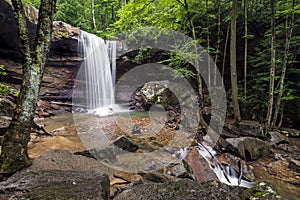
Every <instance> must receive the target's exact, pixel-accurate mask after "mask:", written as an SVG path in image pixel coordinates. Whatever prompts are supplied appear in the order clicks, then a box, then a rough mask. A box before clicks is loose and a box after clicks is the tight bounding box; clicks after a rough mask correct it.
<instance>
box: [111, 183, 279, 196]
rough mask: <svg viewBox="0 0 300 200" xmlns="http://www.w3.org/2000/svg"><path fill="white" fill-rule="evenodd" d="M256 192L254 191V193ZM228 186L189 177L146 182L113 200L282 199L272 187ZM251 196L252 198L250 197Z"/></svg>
mask: <svg viewBox="0 0 300 200" xmlns="http://www.w3.org/2000/svg"><path fill="white" fill-rule="evenodd" d="M255 192H256V193H255ZM255 192H254V190H252V193H251V191H250V190H247V189H245V188H240V187H233V186H228V185H225V184H223V183H220V182H217V181H209V182H205V183H199V182H195V181H191V180H189V179H182V180H179V181H176V182H166V183H147V184H140V185H136V186H133V187H132V188H130V189H128V190H125V191H124V192H122V193H120V194H119V195H117V196H116V197H115V198H114V200H144V199H173V200H182V199H187V200H199V199H210V200H220V199H224V200H225V199H236V200H240V199H254V197H256V195H258V194H259V195H260V198H258V199H264V198H262V197H264V196H266V197H267V198H265V199H274V200H275V199H283V198H282V197H281V196H280V195H278V193H277V192H276V191H275V190H274V188H273V187H271V186H269V185H267V186H266V187H263V186H257V187H256V190H255ZM252 197H253V198H252Z"/></svg>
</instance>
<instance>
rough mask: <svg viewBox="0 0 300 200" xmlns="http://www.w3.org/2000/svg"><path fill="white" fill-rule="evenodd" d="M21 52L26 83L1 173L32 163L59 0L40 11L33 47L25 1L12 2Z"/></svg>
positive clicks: (7, 136) (45, 4)
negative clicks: (34, 133) (31, 144)
mask: <svg viewBox="0 0 300 200" xmlns="http://www.w3.org/2000/svg"><path fill="white" fill-rule="evenodd" d="M12 4H13V8H14V12H15V18H16V23H17V26H18V34H19V38H20V49H21V52H22V56H23V59H24V60H23V82H22V86H21V90H20V95H19V98H18V103H17V107H16V111H15V113H14V117H13V119H12V121H11V123H10V126H9V128H8V130H7V132H6V133H5V135H4V139H3V142H2V151H1V155H0V172H1V173H14V172H16V171H18V170H20V169H22V168H24V167H27V166H29V165H30V164H31V160H30V158H29V157H28V153H27V145H28V142H29V140H30V132H31V126H32V123H33V117H34V111H35V108H36V101H37V99H38V94H39V90H40V83H41V81H42V77H43V71H44V66H45V62H46V58H47V56H48V53H49V45H50V40H51V32H52V22H53V13H54V10H55V5H56V0H42V1H41V6H40V9H39V19H38V25H37V32H36V38H35V41H34V46H33V47H32V49H31V48H30V45H29V37H28V30H27V25H26V16H25V11H24V6H23V3H22V1H21V0H12Z"/></svg>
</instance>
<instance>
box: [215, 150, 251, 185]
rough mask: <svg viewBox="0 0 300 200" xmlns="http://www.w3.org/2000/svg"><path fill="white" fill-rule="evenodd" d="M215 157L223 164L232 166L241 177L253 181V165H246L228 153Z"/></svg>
mask: <svg viewBox="0 0 300 200" xmlns="http://www.w3.org/2000/svg"><path fill="white" fill-rule="evenodd" d="M216 159H217V160H218V162H219V163H220V164H222V165H223V166H230V167H231V168H233V169H234V170H235V171H236V172H237V173H238V174H239V176H241V177H242V178H243V179H245V180H247V181H250V182H253V181H255V175H254V173H253V167H252V166H250V165H248V164H247V163H246V162H245V161H244V160H242V159H240V158H238V157H236V156H234V155H231V154H229V153H223V154H221V155H217V156H216Z"/></svg>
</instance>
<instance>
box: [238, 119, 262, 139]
mask: <svg viewBox="0 0 300 200" xmlns="http://www.w3.org/2000/svg"><path fill="white" fill-rule="evenodd" d="M239 129H240V130H241V133H242V134H243V135H247V136H253V137H259V138H264V137H265V136H264V130H263V127H262V125H261V124H260V123H259V122H256V121H250V120H244V121H241V122H240V124H239Z"/></svg>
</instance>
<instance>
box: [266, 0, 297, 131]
mask: <svg viewBox="0 0 300 200" xmlns="http://www.w3.org/2000/svg"><path fill="white" fill-rule="evenodd" d="M294 7H295V0H293V1H292V7H291V8H292V13H291V16H290V22H288V19H289V18H288V17H287V24H286V38H285V48H284V58H283V63H282V71H281V77H280V81H279V91H278V96H277V101H276V104H275V111H274V116H273V120H272V124H271V127H274V126H276V122H277V118H278V114H279V110H280V107H281V98H282V94H283V87H284V79H285V74H286V68H287V62H288V59H289V57H288V54H289V49H290V43H291V39H292V34H293V29H294V17H295V13H294Z"/></svg>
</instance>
